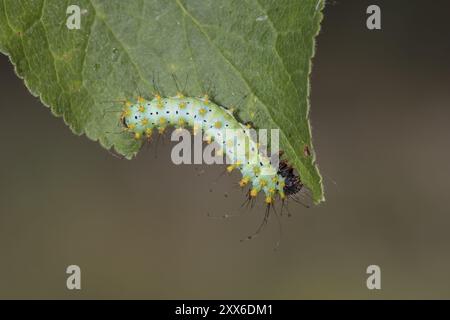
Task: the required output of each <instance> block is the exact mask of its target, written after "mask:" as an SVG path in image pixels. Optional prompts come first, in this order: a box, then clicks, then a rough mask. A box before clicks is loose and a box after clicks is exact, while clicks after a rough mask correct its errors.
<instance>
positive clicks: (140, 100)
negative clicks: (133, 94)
mask: <svg viewBox="0 0 450 320" xmlns="http://www.w3.org/2000/svg"><path fill="white" fill-rule="evenodd" d="M137 101H138V102H139V103H144V102H145V99H144V98H143V97H141V96H139V97H138V98H137Z"/></svg>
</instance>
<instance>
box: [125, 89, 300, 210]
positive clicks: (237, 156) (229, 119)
mask: <svg viewBox="0 0 450 320" xmlns="http://www.w3.org/2000/svg"><path fill="white" fill-rule="evenodd" d="M121 122H122V124H123V125H124V127H125V130H126V131H128V132H130V133H132V134H133V135H134V137H135V139H137V140H141V139H145V138H147V139H150V137H151V136H152V133H153V131H154V130H155V129H156V130H157V131H158V132H159V133H161V134H162V133H163V132H164V131H165V130H166V128H167V127H175V128H177V129H182V128H192V129H193V133H194V134H197V133H199V132H203V134H204V136H205V137H206V140H207V141H208V142H211V141H215V142H219V143H220V145H221V146H222V147H221V148H220V149H219V151H221V152H223V153H225V155H226V156H227V157H228V158H229V159H232V162H231V164H230V165H229V166H228V167H227V171H228V172H231V171H233V170H234V169H239V170H240V172H241V173H242V179H241V180H240V182H239V185H240V186H241V187H245V186H247V185H249V186H250V189H249V192H248V197H249V198H255V197H257V196H258V194H259V193H260V192H263V193H264V195H265V202H266V203H267V204H268V205H269V206H270V205H271V204H272V203H273V202H274V200H275V199H277V198H279V199H281V200H284V199H285V198H286V196H289V195H292V194H294V193H297V192H298V191H300V189H301V187H302V186H303V185H302V184H301V182H300V179H299V177H298V176H296V175H295V174H294V173H293V169H292V167H290V166H289V165H288V164H287V162H286V161H281V162H280V164H279V167H278V168H275V167H273V166H272V164H271V161H270V159H269V157H267V156H266V155H264V154H261V153H260V152H258V144H257V143H256V142H255V141H254V140H253V139H252V137H251V135H250V133H249V127H248V126H246V125H244V124H242V123H240V122H239V121H237V120H236V118H235V117H234V116H233V112H232V110H229V109H226V108H223V107H221V106H219V105H217V104H215V103H213V102H212V101H210V99H209V97H208V96H204V97H202V98H195V97H185V96H184V95H183V94H180V93H179V94H177V95H176V96H174V97H167V98H165V97H161V96H160V95H159V94H157V95H155V97H154V98H153V99H152V100H146V99H144V98H142V97H139V98H138V99H137V101H136V102H134V103H132V102H126V103H125V106H124V108H123V110H122V115H121ZM229 130H236V132H238V134H236V135H234V136H233V137H228V135H227V134H226V133H227V132H229ZM236 145H239V146H241V147H244V148H243V149H244V150H245V151H244V152H236V148H233V147H235V146H236ZM233 150H234V151H233ZM251 151H253V153H252V152H251ZM255 152H256V155H257V157H256V158H254V157H253V158H252V157H251V155H250V154H253V155H254V154H255ZM255 159H256V161H255Z"/></svg>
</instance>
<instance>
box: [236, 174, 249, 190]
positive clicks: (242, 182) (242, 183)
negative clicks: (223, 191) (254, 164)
mask: <svg viewBox="0 0 450 320" xmlns="http://www.w3.org/2000/svg"><path fill="white" fill-rule="evenodd" d="M249 182H250V178H249V177H243V178H242V179H241V181H239V186H240V187H241V188H243V187H245V186H246V185H247V184H248V183H249Z"/></svg>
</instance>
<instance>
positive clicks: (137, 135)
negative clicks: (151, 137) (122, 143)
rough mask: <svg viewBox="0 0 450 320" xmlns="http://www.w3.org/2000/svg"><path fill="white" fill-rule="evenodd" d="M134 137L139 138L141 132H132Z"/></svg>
mask: <svg viewBox="0 0 450 320" xmlns="http://www.w3.org/2000/svg"><path fill="white" fill-rule="evenodd" d="M134 138H135V139H136V140H139V139H140V138H141V134H140V133H139V132H135V133H134Z"/></svg>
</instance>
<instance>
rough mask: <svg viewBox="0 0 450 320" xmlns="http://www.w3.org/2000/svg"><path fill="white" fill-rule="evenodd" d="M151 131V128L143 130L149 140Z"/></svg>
mask: <svg viewBox="0 0 450 320" xmlns="http://www.w3.org/2000/svg"><path fill="white" fill-rule="evenodd" d="M152 133H153V130H152V129H151V128H147V129H145V135H146V137H147V138H150V137H151V136H152Z"/></svg>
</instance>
